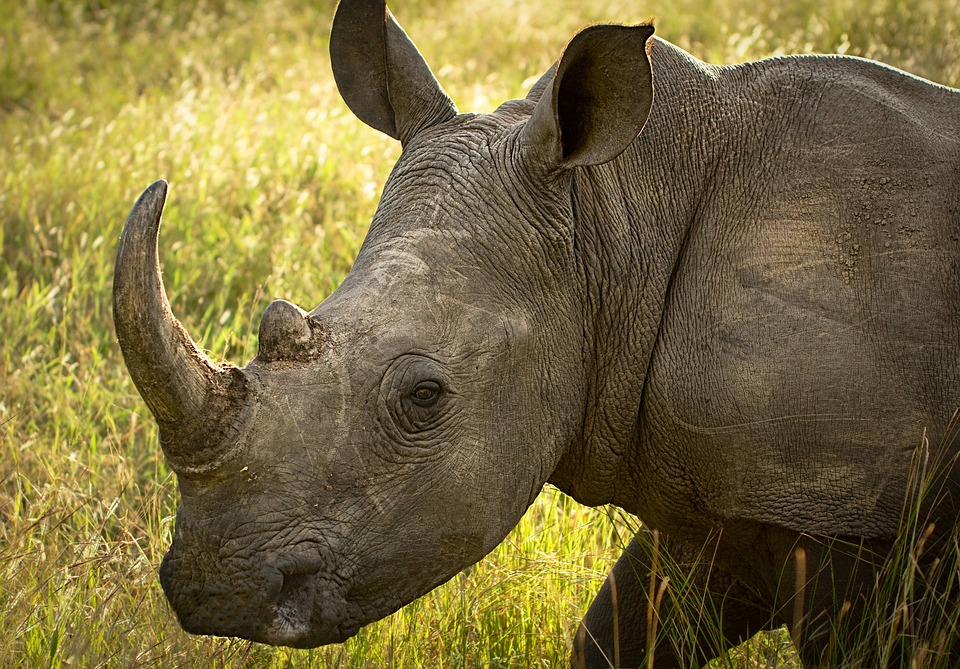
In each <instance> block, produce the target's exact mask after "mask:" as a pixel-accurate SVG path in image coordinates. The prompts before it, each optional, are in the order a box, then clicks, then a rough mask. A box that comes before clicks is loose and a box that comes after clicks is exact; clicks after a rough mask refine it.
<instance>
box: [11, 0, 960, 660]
mask: <svg viewBox="0 0 960 669" xmlns="http://www.w3.org/2000/svg"><path fill="white" fill-rule="evenodd" d="M587 5H589V6H587ZM392 8H393V10H394V12H395V14H397V15H398V16H399V18H400V20H401V22H402V23H403V24H404V26H405V27H406V29H407V30H408V32H409V33H410V34H411V35H412V36H413V37H414V39H415V40H416V41H417V43H418V45H419V46H420V48H421V50H422V51H423V52H424V54H425V55H426V57H427V59H428V61H429V62H430V63H431V64H432V66H433V68H434V71H435V72H436V73H437V75H438V77H439V78H440V79H441V80H442V82H443V84H444V86H445V87H446V88H447V90H448V91H449V92H450V93H451V95H452V97H453V98H454V99H455V101H456V102H457V103H458V105H459V107H460V108H461V109H463V110H475V111H488V110H490V109H492V108H493V107H495V106H496V105H497V103H499V102H500V101H502V100H504V99H506V98H510V97H517V96H520V95H522V94H523V93H524V92H525V89H526V87H527V86H528V85H529V84H530V83H531V82H532V80H533V79H534V78H535V77H536V76H538V75H539V74H540V73H542V72H543V71H544V70H545V69H546V68H547V67H548V66H549V65H550V63H551V62H553V61H554V60H555V59H556V57H557V56H558V55H559V53H560V50H561V49H562V47H563V44H564V43H565V42H566V40H568V39H569V38H570V37H571V36H572V35H573V34H574V32H575V31H576V30H577V29H578V28H579V27H582V26H583V25H585V24H587V23H590V22H598V21H617V22H638V21H642V20H646V19H649V18H652V17H656V22H657V27H658V33H659V34H660V35H661V36H662V37H664V38H666V39H669V40H671V41H673V42H674V43H676V44H678V45H680V46H682V47H684V48H686V49H688V50H689V51H691V52H692V53H694V54H695V55H697V56H699V57H701V58H704V59H706V60H709V61H711V62H717V63H724V62H737V61H743V60H748V59H752V58H757V57H762V56H766V55H770V54H775V53H788V52H809V51H819V52H831V53H834V52H841V53H849V54H856V55H863V56H867V57H872V58H878V59H881V60H884V61H886V62H888V63H891V64H893V65H897V66H900V67H903V68H905V69H908V70H910V71H912V72H914V73H917V74H920V75H922V76H926V77H928V78H931V79H934V80H936V81H938V82H941V83H944V84H949V85H953V86H958V85H960V19H958V14H960V12H958V11H957V6H956V0H915V1H914V2H910V3H904V2H902V1H901V0H875V1H870V2H866V1H854V0H835V1H834V2H829V3H824V2H822V1H818V2H814V1H813V0H797V1H796V2H792V3H789V6H788V8H784V7H783V6H782V5H781V3H779V2H773V1H772V0H759V1H758V2H751V3H746V2H742V1H741V0H673V1H671V2H666V1H665V0H651V1H650V2H639V1H631V2H627V1H626V0H610V1H609V2H605V3H582V2H579V1H575V0H553V2H550V3H538V2H532V1H530V2H521V1H520V0H490V1H489V2H486V3H477V2H474V1H473V0H470V1H467V0H450V1H448V2H441V1H440V0H397V1H396V2H395V3H393V4H392ZM332 13H333V2H332V0H317V1H316V2H313V3H310V2H307V1H306V0H286V1H281V0H264V1H262V2H253V1H243V0H207V1H206V2H201V3H200V4H199V5H196V4H194V3H188V2H177V1H176V0H143V1H142V2H136V3H135V2H129V1H117V0H99V2H98V1H97V0H89V1H87V2H82V1H79V0H78V1H76V2H73V1H71V0H25V1H23V2H15V1H14V0H0V17H2V18H0V342H2V348H0V518H2V524H0V639H3V641H2V642H0V666H2V667H13V666H30V667H60V666H71V667H95V666H111V667H112V666H116V667H126V666H163V667H174V666H176V667H180V666H182V667H220V666H270V667H286V666H297V667H301V666H317V667H325V666H331V667H383V666H398V667H419V666H444V667H448V666H451V667H481V666H482V667H507V666H510V667H557V666H564V665H565V663H566V658H567V654H568V647H569V640H570V637H571V634H572V630H573V629H574V626H575V624H576V621H577V620H578V617H579V615H580V614H581V613H582V612H583V611H584V610H585V609H586V607H587V605H588V603H589V601H590V598H591V595H592V593H593V591H595V590H596V589H597V588H598V587H599V584H600V582H601V581H602V578H603V575H604V572H605V570H606V568H607V566H608V565H609V564H610V561H611V559H613V558H615V556H616V555H617V553H618V545H619V544H621V543H622V541H624V540H625V539H626V537H627V536H628V535H629V526H630V525H631V523H634V522H635V521H633V520H631V519H627V518H622V517H621V516H620V515H619V514H618V513H617V512H616V511H615V510H612V509H587V508H583V507H580V506H578V505H577V504H575V503H574V502H572V501H571V500H569V499H567V498H565V497H563V496H562V495H561V494H560V493H559V492H557V491H555V490H548V491H547V492H546V493H545V494H544V495H542V496H541V499H540V501H539V502H538V503H537V504H536V505H535V506H534V507H533V508H532V509H531V510H530V512H529V513H528V514H527V516H526V517H525V518H524V520H523V522H522V523H521V524H520V526H519V527H518V528H517V529H516V530H515V532H514V533H513V534H512V535H511V536H510V538H509V539H508V540H507V541H506V542H505V544H504V545H503V546H501V547H500V548H499V549H498V550H497V551H496V552H495V554H494V555H492V556H491V557H490V558H488V559H487V560H485V561H484V562H482V563H481V564H480V565H478V566H476V567H475V568H473V569H471V570H470V571H469V572H468V573H463V574H461V575H459V576H457V577H456V578H454V579H453V580H452V581H451V582H449V583H448V584H447V585H445V586H443V587H441V588H439V589H438V590H436V591H435V592H433V593H431V594H430V595H429V596H428V597H425V598H424V599H422V600H420V601H418V602H416V603H414V604H413V605H411V606H410V607H408V608H407V609H405V610H403V611H402V612H401V613H399V614H397V615H395V616H392V617H391V618H389V619H387V620H385V621H382V622H381V623H379V624H376V625H373V626H371V627H369V628H367V629H365V630H363V631H362V632H361V633H360V634H359V635H358V636H357V637H356V638H355V639H353V640H351V641H350V642H348V643H347V644H345V645H343V646H337V647H332V648H323V649H318V650H314V651H290V650H284V649H272V648H267V647H263V646H258V645H254V644H249V643H246V642H239V641H230V640H220V639H209V638H196V637H191V636H189V635H187V634H185V633H183V632H182V631H180V629H179V628H178V626H177V624H176V621H175V619H174V616H173V614H172V612H171V611H170V609H169V607H168V606H167V604H166V602H165V600H164V599H163V595H162V593H161V591H160V587H159V584H158V582H157V575H156V569H157V564H158V563H159V560H160V558H161V556H162V555H163V551H164V550H165V548H166V546H167V545H168V544H169V541H170V537H171V535H172V532H173V514H174V511H175V508H176V500H177V494H176V487H175V481H174V477H173V476H172V474H171V473H170V471H169V470H168V468H167V466H166V465H165V463H164V462H163V460H162V458H161V456H160V451H159V448H158V446H157V437H156V429H155V426H154V424H153V422H152V419H151V418H150V415H149V412H148V411H147V410H146V408H145V406H144V405H143V403H142V402H141V400H140V398H139V396H138V395H137V393H136V390H135V389H134V387H133V384H132V383H131V381H130V379H129V378H128V376H127V373H126V371H125V368H124V366H123V363H122V360H121V357H120V352H119V349H118V347H117V345H116V343H115V337H114V332H113V325H112V315H111V308H110V299H111V297H110V296H111V292H110V291H111V280H112V268H113V257H114V253H115V250H116V244H117V239H118V236H119V233H120V229H121V226H122V224H123V220H124V218H125V216H126V214H127V212H128V211H129V209H130V206H131V205H132V203H133V201H134V200H135V199H136V197H137V196H138V195H139V193H140V192H141V190H142V189H143V188H144V187H145V186H147V185H148V184H149V183H151V182H152V181H154V180H155V179H158V178H166V179H168V180H169V181H170V188H171V190H170V199H169V201H168V205H167V209H166V211H165V224H164V229H163V234H162V237H161V256H162V259H163V263H164V271H165V281H166V286H167V290H168V292H169V294H170V296H171V301H172V303H173V309H174V311H175V313H176V314H177V315H178V316H179V317H180V318H181V320H182V321H183V322H184V324H185V325H186V326H187V329H188V330H189V331H190V332H191V333H192V334H193V335H194V337H195V338H197V339H198V340H199V341H200V342H201V344H202V345H203V346H204V347H205V348H206V349H208V350H209V351H210V352H211V355H212V356H214V357H217V358H220V357H222V358H229V359H231V360H232V361H234V362H237V363H245V362H246V361H248V360H249V359H250V358H251V357H252V356H253V355H254V353H255V351H256V329H257V325H258V322H259V315H260V313H261V312H262V310H263V309H264V307H265V306H266V305H267V304H268V303H269V302H270V300H272V299H273V298H275V297H284V298H286V299H289V300H291V301H293V302H296V303H298V304H301V305H302V306H304V307H306V308H311V307H313V306H315V305H316V304H317V303H319V302H320V301H321V300H322V299H323V298H324V297H325V296H326V295H327V294H328V293H329V292H330V291H331V290H332V289H333V288H334V287H335V286H336V285H337V284H338V282H339V281H340V280H341V279H342V278H343V276H344V275H345V273H346V272H347V271H348V269H349V267H350V264H351V262H352V259H353V257H354V254H355V253H356V251H357V249H358V247H359V244H360V242H361V240H362V238H363V235H364V232H365V229H366V225H367V223H368V221H369V220H370V217H371V215H372V213H373V210H374V208H375V206H376V202H377V197H378V193H379V190H380V188H381V186H382V184H383V181H384V179H385V177H386V174H387V172H388V170H389V168H390V166H391V165H392V163H393V161H394V160H395V159H396V157H397V155H398V153H399V146H398V145H397V144H395V143H394V142H392V141H391V140H389V139H387V138H385V137H382V136H380V135H378V134H377V133H375V132H374V131H372V130H370V129H368V128H367V127H366V126H364V125H362V124H361V123H360V122H359V121H357V120H356V119H355V118H354V117H353V116H352V115H351V114H350V113H349V112H348V110H347V109H346V107H345V106H344V105H343V103H342V102H341V101H340V100H339V98H338V96H337V93H336V89H335V87H334V84H333V81H332V76H331V74H330V69H329V59H328V56H327V51H326V49H327V36H328V31H329V25H330V19H331V16H332ZM783 646H784V644H783V641H782V638H780V637H776V636H775V637H773V638H772V639H768V640H767V641H765V642H764V643H761V644H757V645H756V646H755V648H756V650H755V651H754V652H746V653H744V654H742V657H740V659H738V660H737V663H736V666H741V667H759V666H768V665H772V664H774V663H775V662H777V661H783V659H784V658H789V657H790V654H791V651H790V649H789V647H783ZM771 658H780V659H779V660H775V659H771ZM781 666H790V665H781Z"/></svg>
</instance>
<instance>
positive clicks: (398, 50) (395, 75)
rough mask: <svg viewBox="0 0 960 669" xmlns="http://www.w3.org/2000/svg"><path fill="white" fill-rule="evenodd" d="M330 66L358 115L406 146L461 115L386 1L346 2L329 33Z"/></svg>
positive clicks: (346, 0) (348, 0) (339, 7)
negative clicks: (418, 136)
mask: <svg viewBox="0 0 960 669" xmlns="http://www.w3.org/2000/svg"><path fill="white" fill-rule="evenodd" d="M330 61H331V64H332V66H333V77H334V79H335V80H336V82H337V88H338V89H339V90H340V95H341V96H343V100H344V102H346V103H347V106H348V107H350V109H351V110H352V111H353V113H354V114H356V115H357V117H358V118H359V119H360V120H361V121H363V122H364V123H366V124H367V125H369V126H371V127H373V128H376V129H377V130H379V131H381V132H383V133H386V134H387V135H390V136H391V137H393V138H394V139H399V140H400V142H401V143H402V144H406V143H407V142H409V141H410V139H412V138H413V137H414V136H415V135H417V133H419V132H421V131H422V130H424V129H425V128H429V127H431V126H434V125H436V124H438V123H442V122H444V121H447V120H449V119H451V118H453V117H454V116H456V114H457V108H456V106H455V105H454V104H453V101H452V100H451V99H450V97H449V96H448V95H447V94H446V93H445V92H444V90H443V88H442V87H441V86H440V84H439V83H438V82H437V80H436V78H435V77H434V76H433V73H432V72H431V71H430V67H429V66H428V65H427V63H426V61H424V59H423V56H421V55H420V52H419V51H418V50H417V47H416V46H415V45H414V43H413V42H412V41H410V38H409V37H407V34H406V33H405V32H404V31H403V28H401V27H400V25H399V24H398V23H397V22H396V21H395V20H394V18H393V16H392V15H391V14H390V12H389V11H388V10H387V6H386V3H385V2H384V0H342V2H341V3H340V5H339V6H338V7H337V13H336V15H335V16H334V19H333V27H332V28H331V31H330Z"/></svg>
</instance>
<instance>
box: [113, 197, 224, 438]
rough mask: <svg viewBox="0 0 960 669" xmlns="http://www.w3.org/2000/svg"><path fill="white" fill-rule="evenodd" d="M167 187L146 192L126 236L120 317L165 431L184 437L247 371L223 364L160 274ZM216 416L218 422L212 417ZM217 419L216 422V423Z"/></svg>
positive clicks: (117, 291) (131, 357)
mask: <svg viewBox="0 0 960 669" xmlns="http://www.w3.org/2000/svg"><path fill="white" fill-rule="evenodd" d="M166 193H167V183H166V182H165V181H157V182H156V183H154V184H153V185H151V186H150V187H149V188H147V190H145V191H144V192H143V194H142V195H141V196H140V199H138V200H137V203H136V204H135V205H133V210H132V211H131V212H130V215H129V217H127V222H126V224H125V225H124V226H123V234H122V235H121V237H120V246H119V248H118V250H117V260H116V266H115V269H114V278H113V319H114V326H115V328H116V332H117V339H118V341H119V343H120V349H121V351H122V352H123V358H124V361H125V362H126V364H127V369H128V370H129V371H130V375H131V377H132V378H133V382H134V384H135V385H136V386H137V389H138V390H139V391H140V395H141V396H142V397H143V400H144V402H146V404H147V406H148V407H149V408H150V411H151V412H152V413H153V415H154V417H155V418H156V419H157V423H158V424H159V426H160V430H161V437H162V436H163V433H164V431H166V432H168V433H174V434H181V433H185V432H187V431H188V430H192V429H194V428H195V426H196V425H198V424H202V423H206V422H208V421H206V420H204V414H205V412H207V413H209V410H210V405H211V400H212V399H213V398H214V397H215V396H218V395H219V396H220V398H221V399H222V398H223V395H224V393H223V392H222V389H223V387H224V386H225V385H226V383H225V381H227V382H229V383H232V381H231V380H230V379H227V378H226V377H227V376H229V377H233V376H235V375H236V374H235V373H234V372H240V370H237V369H236V368H234V367H232V366H229V365H216V364H214V363H213V362H211V361H210V359H209V358H207V356H205V355H204V354H203V352H202V351H201V350H200V349H199V347H198V346H197V345H196V344H195V343H194V341H193V339H191V338H190V335H188V334H187V333H186V331H185V330H184V329H183V327H182V326H181V325H180V322H179V321H178V320H177V319H176V318H175V317H174V315H173V313H172V312H171V310H170V303H169V301H168V300H167V294H166V291H165V290H164V287H163V281H162V279H161V277H160V262H159V257H158V251H157V236H158V233H159V230H160V214H161V212H162V211H163V204H164V200H165V199H166ZM211 419H213V417H212V416H211ZM214 420H215V419H214Z"/></svg>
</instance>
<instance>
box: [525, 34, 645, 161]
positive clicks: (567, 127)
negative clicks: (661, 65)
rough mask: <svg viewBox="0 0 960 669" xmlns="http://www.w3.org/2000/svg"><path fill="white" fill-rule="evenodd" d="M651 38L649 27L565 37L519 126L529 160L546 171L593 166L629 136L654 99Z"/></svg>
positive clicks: (622, 145) (613, 155) (638, 127)
mask: <svg viewBox="0 0 960 669" xmlns="http://www.w3.org/2000/svg"><path fill="white" fill-rule="evenodd" d="M651 35H653V26H649V25H641V26H613V25H601V26H592V27H590V28H586V29H584V30H583V31H581V32H580V33H578V34H577V35H576V37H574V38H573V40H571V42H570V44H568V45H567V48H566V49H565V50H564V52H563V56H561V57H560V61H559V63H558V65H557V69H556V72H557V73H556V76H555V77H554V78H553V83H552V85H551V86H548V87H546V90H544V92H543V94H542V95H541V96H540V99H539V101H538V102H537V106H536V107H535V108H534V111H533V114H532V115H531V117H530V120H529V121H527V124H526V126H525V127H524V129H523V143H524V145H525V146H526V148H527V150H528V151H529V152H531V154H532V155H533V156H534V158H535V160H537V161H538V162H540V163H542V164H543V165H544V166H545V167H547V168H548V169H554V168H561V169H567V168H571V167H578V166H583V165H599V164H601V163H605V162H607V161H609V160H612V159H614V158H616V157H617V156H618V155H620V154H621V153H622V152H623V151H624V149H626V148H627V146H629V145H630V143H631V142H633V140H634V139H636V137H637V135H638V134H640V130H642V129H643V124H644V123H645V122H646V120H647V116H648V115H649V114H650V107H651V105H652V104H653V71H652V69H651V66H650V57H649V55H648V54H647V40H649V39H650V36H651ZM540 83H541V82H537V85H536V86H534V89H535V90H536V89H537V88H539V87H540ZM528 97H529V96H528Z"/></svg>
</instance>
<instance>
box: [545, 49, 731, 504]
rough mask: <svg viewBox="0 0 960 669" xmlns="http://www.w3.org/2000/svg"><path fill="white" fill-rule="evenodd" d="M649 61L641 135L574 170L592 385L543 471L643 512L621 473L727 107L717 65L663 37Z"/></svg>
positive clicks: (585, 495) (578, 493)
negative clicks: (575, 427) (563, 443)
mask: <svg viewBox="0 0 960 669" xmlns="http://www.w3.org/2000/svg"><path fill="white" fill-rule="evenodd" d="M651 57H652V60H653V64H654V72H655V75H654V81H655V102H654V105H653V109H652V111H651V114H650V117H649V119H648V121H647V124H646V126H645V128H644V130H643V132H642V133H641V134H640V136H639V137H638V138H637V140H636V141H635V142H634V143H633V144H632V145H631V147H630V148H629V149H628V150H627V151H626V152H624V154H622V155H621V156H620V157H619V158H617V159H616V160H614V161H611V162H610V163H607V164H604V165H601V166H597V167H591V168H584V169H581V170H579V171H578V172H577V173H576V175H575V177H574V186H573V198H574V208H575V216H576V226H577V227H576V229H577V241H576V244H577V252H578V260H579V263H580V271H581V273H582V276H583V277H584V280H585V282H586V285H587V290H586V294H587V304H586V305H585V320H586V322H587V323H588V332H587V339H588V343H587V345H588V347H590V348H591V349H592V350H591V355H590V356H588V364H587V369H585V375H586V385H587V387H588V388H589V391H588V396H587V398H586V401H585V408H586V410H585V419H584V425H583V432H582V435H581V438H580V441H579V443H578V444H576V445H575V446H573V447H572V448H571V449H570V450H569V451H568V452H567V453H566V454H565V455H564V456H563V458H562V459H561V461H560V463H559V465H558V467H557V468H556V470H555V471H554V473H553V475H552V476H551V478H550V482H551V483H553V484H554V485H556V486H557V487H559V488H560V489H561V490H563V491H564V492H566V493H568V494H570V495H571V496H573V497H574V498H575V499H577V500H578V501H580V502H582V503H585V504H589V505H598V504H605V503H611V502H612V503H615V504H617V505H619V506H621V507H623V508H625V509H626V510H628V511H630V512H633V513H640V512H641V510H642V508H643V507H644V504H643V500H642V491H638V490H636V486H635V485H633V484H632V483H629V482H628V480H627V479H624V477H623V476H622V473H623V471H624V469H625V468H626V463H627V462H630V463H631V464H630V466H635V464H634V463H636V462H637V453H636V451H637V450H638V447H639V443H640V440H639V438H638V434H639V428H640V425H641V423H642V416H643V408H644V399H645V389H646V382H647V371H648V369H649V367H650V364H651V359H652V355H653V352H654V350H655V348H656V342H657V338H658V336H659V333H660V327H661V323H662V321H663V317H664V314H665V312H666V310H667V309H669V308H670V287H671V282H672V280H673V278H674V276H675V273H676V272H677V270H678V268H679V266H680V258H681V257H682V250H683V245H684V242H685V240H686V238H687V235H688V234H689V231H690V229H691V228H692V227H693V225H694V222H695V220H696V214H697V210H698V205H699V203H700V201H701V199H702V198H703V197H704V195H705V193H706V191H707V189H706V184H708V183H709V182H710V175H711V173H712V172H713V170H714V166H715V165H716V161H717V153H718V149H717V147H716V143H715V142H714V139H715V138H714V137H712V131H713V129H714V128H715V127H716V126H717V124H718V122H717V118H719V116H720V115H721V114H722V113H723V112H722V110H721V109H720V105H719V103H718V102H717V95H716V89H715V74H716V70H714V69H713V68H711V67H709V66H707V65H705V64H703V63H702V62H700V61H698V60H696V59H694V58H693V57H692V56H690V55H689V54H687V53H685V52H683V51H682V50H680V49H678V48H676V47H674V46H672V45H670V44H669V43H667V42H663V41H662V40H657V41H656V42H655V45H654V48H653V50H652V53H651ZM633 480H635V477H634V479H633Z"/></svg>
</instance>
